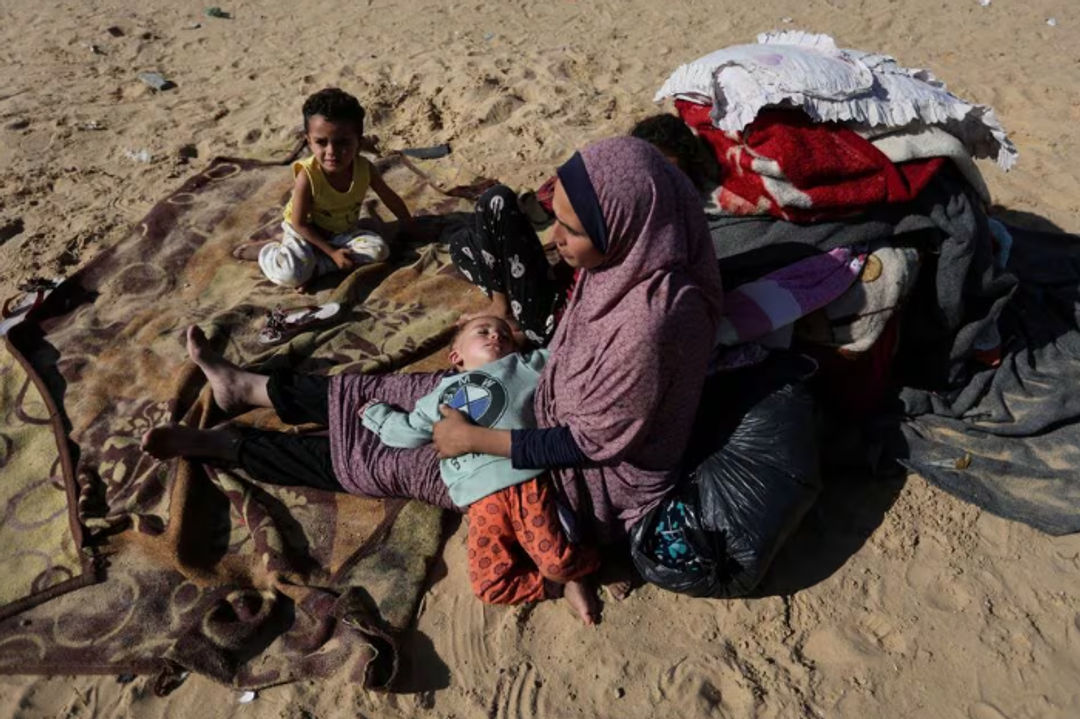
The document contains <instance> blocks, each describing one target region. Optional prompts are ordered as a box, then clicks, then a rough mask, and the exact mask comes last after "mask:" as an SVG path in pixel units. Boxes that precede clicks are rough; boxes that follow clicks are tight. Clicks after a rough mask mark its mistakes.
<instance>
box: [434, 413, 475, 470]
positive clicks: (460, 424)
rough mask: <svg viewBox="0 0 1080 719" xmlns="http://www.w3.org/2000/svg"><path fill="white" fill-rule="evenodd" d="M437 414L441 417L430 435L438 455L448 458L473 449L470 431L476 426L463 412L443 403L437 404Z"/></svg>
mask: <svg viewBox="0 0 1080 719" xmlns="http://www.w3.org/2000/svg"><path fill="white" fill-rule="evenodd" d="M439 414H441V415H442V416H443V418H442V419H441V420H440V421H438V422H436V423H435V427H434V428H433V429H432V435H431V441H432V442H433V443H434V444H435V449H437V450H438V451H439V456H440V457H441V458H443V459H449V458H450V457H457V456H459V455H462V454H467V453H469V452H473V451H475V450H474V449H473V446H472V439H473V437H472V433H473V430H474V429H476V427H475V426H474V425H473V424H472V422H470V421H469V418H468V417H467V416H466V415H465V413H463V412H459V411H458V410H456V409H454V408H452V407H450V406H448V405H445V404H443V405H439Z"/></svg>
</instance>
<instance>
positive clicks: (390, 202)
mask: <svg viewBox="0 0 1080 719" xmlns="http://www.w3.org/2000/svg"><path fill="white" fill-rule="evenodd" d="M370 168H371V169H370V172H371V175H370V178H371V179H370V182H371V189H372V190H374V191H375V194H376V195H378V196H379V199H380V200H382V203H383V204H384V205H386V209H388V210H390V212H392V213H394V217H396V218H398V220H400V221H401V224H402V229H404V230H407V229H408V227H409V226H410V224H411V223H412V219H413V217H412V214H411V213H410V212H409V208H408V206H407V205H406V204H405V200H403V199H401V197H399V196H398V194H397V193H396V192H394V191H393V190H392V189H390V186H389V185H387V184H386V180H384V179H383V178H382V175H380V174H379V171H378V170H377V169H375V165H374V164H373V163H372V164H371V165H370Z"/></svg>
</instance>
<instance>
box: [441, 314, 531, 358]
mask: <svg viewBox="0 0 1080 719" xmlns="http://www.w3.org/2000/svg"><path fill="white" fill-rule="evenodd" d="M516 351H517V346H516V344H515V342H514V334H513V332H512V331H511V330H510V325H508V324H507V323H506V320H504V319H502V318H500V317H494V316H484V317H474V318H473V319H471V320H469V321H468V322H466V323H465V324H463V325H461V327H459V328H458V331H457V333H456V334H455V335H454V339H453V341H452V342H451V343H450V362H451V363H452V364H453V365H454V367H456V368H457V369H459V370H466V371H467V370H474V369H479V368H480V367H483V366H484V365H486V364H487V363H488V362H494V361H495V360H497V359H501V358H502V357H505V356H506V355H508V354H510V353H512V352H516Z"/></svg>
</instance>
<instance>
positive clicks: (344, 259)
mask: <svg viewBox="0 0 1080 719" xmlns="http://www.w3.org/2000/svg"><path fill="white" fill-rule="evenodd" d="M330 259H331V260H333V261H334V264H335V265H337V268H338V269H339V270H351V269H352V268H353V267H355V266H356V262H355V261H354V260H353V258H352V254H350V253H349V251H348V250H347V249H345V248H344V247H342V248H340V249H337V250H334V251H333V252H331V253H330Z"/></svg>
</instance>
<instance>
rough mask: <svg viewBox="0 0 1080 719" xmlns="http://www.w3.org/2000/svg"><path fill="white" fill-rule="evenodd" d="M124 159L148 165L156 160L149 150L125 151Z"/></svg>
mask: <svg viewBox="0 0 1080 719" xmlns="http://www.w3.org/2000/svg"><path fill="white" fill-rule="evenodd" d="M124 157H126V158H127V159H129V160H134V161H135V162H142V163H148V162H150V161H151V160H153V159H154V156H153V155H151V154H150V152H149V150H131V149H125V150H124Z"/></svg>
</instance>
